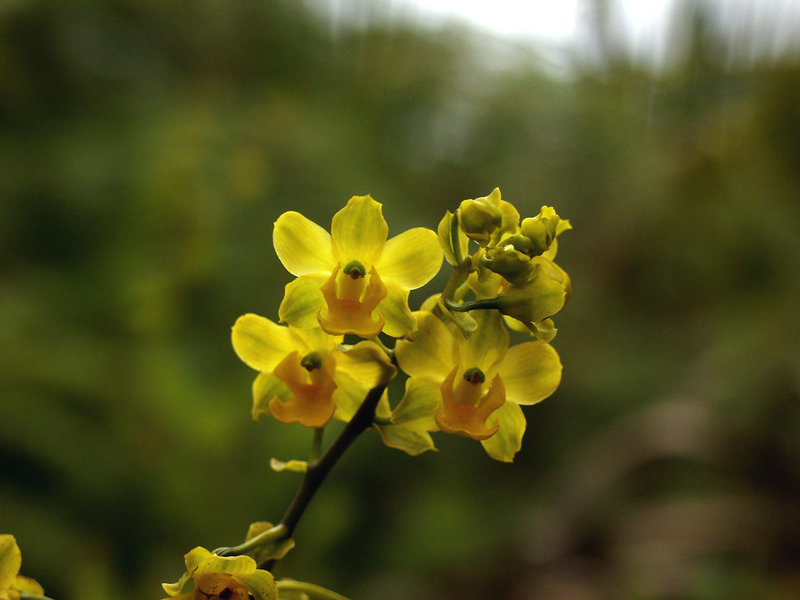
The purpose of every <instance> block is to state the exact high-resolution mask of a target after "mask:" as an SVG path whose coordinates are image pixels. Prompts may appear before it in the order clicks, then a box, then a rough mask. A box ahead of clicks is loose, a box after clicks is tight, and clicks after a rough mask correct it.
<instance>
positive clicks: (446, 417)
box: [434, 367, 506, 440]
mask: <svg viewBox="0 0 800 600" xmlns="http://www.w3.org/2000/svg"><path fill="white" fill-rule="evenodd" d="M457 373H458V367H454V368H453V370H452V371H450V373H449V374H448V375H447V377H446V378H445V380H444V381H443V382H442V385H441V387H440V390H441V393H442V404H441V405H439V406H438V407H436V411H435V413H434V418H435V419H436V424H437V425H438V426H439V428H440V429H441V430H442V431H444V432H445V433H454V434H456V435H463V436H465V437H469V438H472V439H474V440H485V439H487V438H490V437H491V436H493V435H494V434H495V432H496V431H497V428H498V423H497V422H495V423H494V424H493V425H492V426H491V427H487V426H486V419H488V418H489V415H491V414H492V413H493V412H494V411H495V410H497V409H498V408H500V407H501V406H503V404H504V403H505V401H506V388H505V386H504V385H503V380H502V379H501V378H500V375H495V377H494V379H493V380H492V383H491V385H490V386H489V389H488V390H486V389H484V383H485V382H486V375H484V373H483V371H481V370H480V369H478V368H477V367H473V368H471V369H467V370H466V371H464V374H463V376H462V377H461V378H460V379H459V380H458V382H456V381H455V378H456V374H457ZM454 384H455V385H454Z"/></svg>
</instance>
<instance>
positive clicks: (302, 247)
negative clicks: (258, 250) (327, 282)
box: [272, 211, 336, 276]
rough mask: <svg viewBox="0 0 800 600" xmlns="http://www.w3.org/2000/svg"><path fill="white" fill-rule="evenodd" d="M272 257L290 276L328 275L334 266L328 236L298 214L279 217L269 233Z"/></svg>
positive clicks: (291, 212)
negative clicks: (273, 252) (326, 273)
mask: <svg viewBox="0 0 800 600" xmlns="http://www.w3.org/2000/svg"><path fill="white" fill-rule="evenodd" d="M272 244H273V245H274V246H275V253H276V254H277V255H278V258H279V259H280V261H281V262H282V263H283V266H284V267H286V270H287V271H289V272H290V273H291V274H292V275H295V276H300V275H306V274H308V273H324V272H328V273H330V272H331V271H332V270H333V267H335V266H336V261H335V260H334V259H333V251H332V249H331V236H330V234H329V233H328V232H327V231H325V230H324V229H323V228H322V227H320V226H319V225H317V224H316V223H314V222H313V221H310V220H309V219H307V218H305V217H304V216H303V215H301V214H300V213H298V212H294V211H290V212H285V213H283V214H282V215H281V216H280V217H278V220H277V221H275V229H274V231H273V233H272Z"/></svg>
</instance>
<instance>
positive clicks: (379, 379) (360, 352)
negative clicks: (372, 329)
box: [335, 341, 397, 390]
mask: <svg viewBox="0 0 800 600" xmlns="http://www.w3.org/2000/svg"><path fill="white" fill-rule="evenodd" d="M335 358H336V372H337V374H338V373H347V374H348V375H350V376H351V377H353V379H355V380H356V381H358V382H359V383H360V384H361V385H362V386H363V387H364V388H365V389H366V390H370V389H372V388H373V387H376V386H378V385H381V384H385V383H389V381H391V380H392V379H393V378H394V376H395V375H396V374H397V367H395V366H394V365H393V364H392V363H391V361H390V360H389V357H388V356H387V355H386V352H385V351H384V350H383V349H382V348H381V347H380V346H378V345H377V344H376V343H375V342H368V341H364V342H359V343H358V344H356V345H355V346H353V347H352V348H350V349H349V350H346V351H338V352H336V354H335Z"/></svg>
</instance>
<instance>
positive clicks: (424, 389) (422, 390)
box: [392, 377, 442, 431]
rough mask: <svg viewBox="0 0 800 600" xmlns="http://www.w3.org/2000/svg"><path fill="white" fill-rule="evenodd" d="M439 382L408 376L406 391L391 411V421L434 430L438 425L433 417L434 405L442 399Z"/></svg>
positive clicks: (425, 429)
mask: <svg viewBox="0 0 800 600" xmlns="http://www.w3.org/2000/svg"><path fill="white" fill-rule="evenodd" d="M439 388H440V384H439V383H438V382H433V381H430V380H427V379H421V378H419V377H409V378H408V380H407V381H406V393H405V394H404V395H403V399H402V400H400V403H399V404H398V405H397V406H396V407H395V409H394V410H393V411H392V423H394V424H395V425H405V426H406V427H408V428H410V429H415V430H423V431H436V430H437V429H439V426H438V425H436V420H435V419H434V418H433V413H434V411H435V410H436V406H437V405H438V404H439V403H440V402H441V401H442V392H441V390H440V389H439Z"/></svg>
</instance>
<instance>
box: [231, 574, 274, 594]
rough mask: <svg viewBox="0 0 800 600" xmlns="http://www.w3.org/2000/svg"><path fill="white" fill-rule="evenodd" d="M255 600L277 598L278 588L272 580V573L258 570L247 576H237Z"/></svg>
mask: <svg viewBox="0 0 800 600" xmlns="http://www.w3.org/2000/svg"><path fill="white" fill-rule="evenodd" d="M239 579H240V580H241V581H242V583H244V584H245V585H246V586H247V588H248V589H249V590H250V592H251V593H252V594H253V597H254V598H255V600H275V599H276V598H277V597H278V588H277V586H276V585H275V581H274V580H273V578H272V573H270V572H269V571H264V570H263V569H258V570H256V571H253V572H252V573H250V574H247V575H241V576H239Z"/></svg>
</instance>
